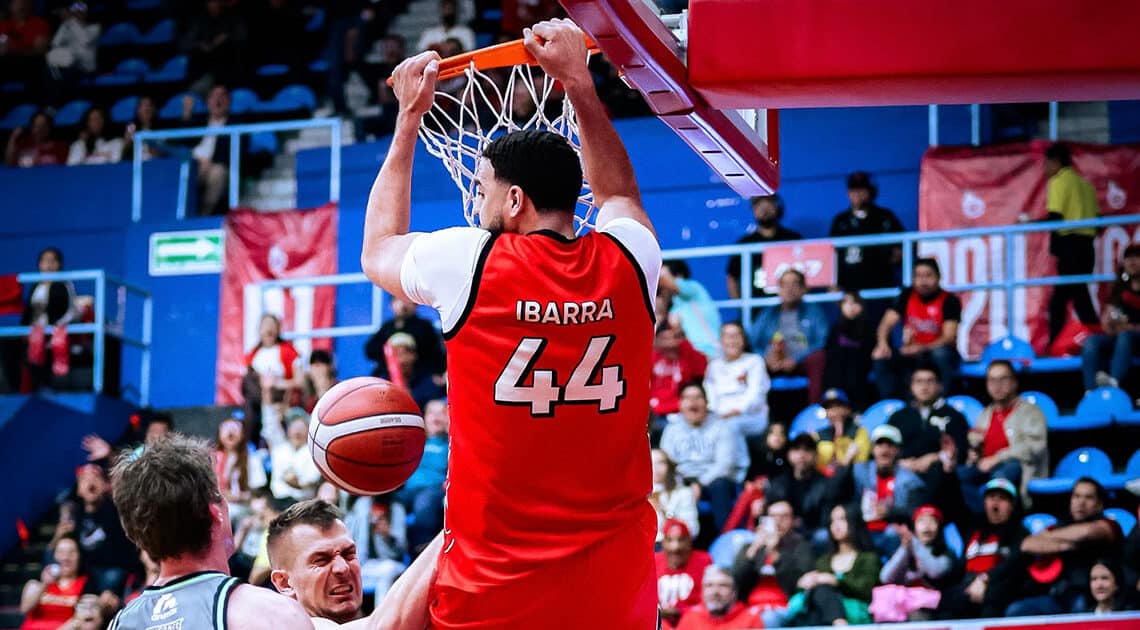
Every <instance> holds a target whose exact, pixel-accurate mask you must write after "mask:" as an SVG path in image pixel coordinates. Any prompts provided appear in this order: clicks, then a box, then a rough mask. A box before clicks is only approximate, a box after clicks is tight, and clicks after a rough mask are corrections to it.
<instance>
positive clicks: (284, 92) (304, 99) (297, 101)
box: [270, 85, 317, 111]
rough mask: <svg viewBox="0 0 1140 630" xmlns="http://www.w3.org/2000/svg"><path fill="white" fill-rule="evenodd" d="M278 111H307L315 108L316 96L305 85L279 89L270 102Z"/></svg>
mask: <svg viewBox="0 0 1140 630" xmlns="http://www.w3.org/2000/svg"><path fill="white" fill-rule="evenodd" d="M270 103H271V104H273V105H274V106H275V107H277V108H278V111H293V110H302V109H303V110H307V111H313V110H314V109H316V108H317V96H316V95H315V94H313V90H312V89H310V88H309V87H308V86H307V85H289V86H286V87H284V88H281V91H280V92H278V93H277V94H276V95H275V96H274V97H273V99H272V100H271V101H270Z"/></svg>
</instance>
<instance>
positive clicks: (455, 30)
mask: <svg viewBox="0 0 1140 630" xmlns="http://www.w3.org/2000/svg"><path fill="white" fill-rule="evenodd" d="M452 38H454V39H456V40H458V41H459V43H461V44H463V50H462V51H460V52H466V51H469V50H472V49H474V48H475V32H474V31H472V30H471V28H470V27H469V26H467V25H466V24H460V23H459V11H458V7H457V6H456V4H455V0H440V2H439V24H437V25H435V26H431V27H428V28H427V29H425V30H424V32H423V33H421V34H420V40H419V43H417V44H416V46H417V47H418V48H419V50H420V51H424V50H427V49H428V48H431V47H432V46H435V45H437V44H441V43H443V42H444V41H447V40H448V39H452Z"/></svg>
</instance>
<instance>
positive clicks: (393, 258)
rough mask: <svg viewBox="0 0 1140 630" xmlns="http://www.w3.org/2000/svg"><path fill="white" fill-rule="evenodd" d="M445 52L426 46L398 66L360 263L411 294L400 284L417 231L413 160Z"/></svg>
mask: <svg viewBox="0 0 1140 630" xmlns="http://www.w3.org/2000/svg"><path fill="white" fill-rule="evenodd" d="M438 76H439V55H438V54H437V53H435V52H425V53H420V54H419V55H416V56H415V57H412V58H410V59H405V60H404V61H403V62H402V63H400V65H398V66H396V69H395V70H394V71H393V72H392V81H393V85H392V88H393V91H394V92H395V94H396V98H397V99H398V100H399V101H400V111H399V113H398V114H397V115H396V130H395V132H394V133H393V135H392V144H391V146H390V147H389V148H388V155H387V156H386V157H385V158H384V165H383V166H381V167H380V173H379V174H378V175H377V176H376V181H374V182H373V183H372V191H371V192H370V193H369V194H368V209H367V212H366V214H365V216H364V245H363V247H362V248H361V251H360V266H361V267H362V268H363V270H364V274H365V275H366V276H368V279H369V280H371V281H372V282H373V283H375V284H376V285H377V286H379V287H380V288H382V289H384V290H385V291H387V292H389V293H391V294H392V295H395V296H396V297H399V298H401V299H404V300H407V299H408V296H407V295H406V294H405V293H404V289H403V287H401V286H400V267H401V266H403V263H404V255H405V254H406V253H407V251H408V247H409V246H410V245H411V243H412V241H413V240H414V239H415V237H416V235H414V234H409V233H408V229H409V225H410V222H411V218H410V215H411V204H412V160H413V157H414V156H415V149H416V136H417V133H418V132H419V127H420V120H422V119H423V116H424V114H425V113H427V111H428V110H429V109H431V105H432V101H433V100H434V99H435V84H436V79H437V78H438Z"/></svg>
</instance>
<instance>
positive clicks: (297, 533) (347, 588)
mask: <svg viewBox="0 0 1140 630" xmlns="http://www.w3.org/2000/svg"><path fill="white" fill-rule="evenodd" d="M278 544H279V545H280V546H279V548H278V549H279V552H278V553H280V557H281V558H282V559H283V560H284V561H283V562H281V563H280V565H279V568H277V569H275V570H274V571H273V574H274V575H273V584H274V586H276V587H277V590H279V591H281V593H282V594H284V595H286V596H289V597H292V598H294V599H296V600H297V601H298V602H299V603H300V604H301V606H302V607H303V608H304V609H305V610H306V611H307V612H308V613H309V615H310V616H312V617H321V618H324V619H331V620H332V621H335V622H337V623H344V622H346V621H351V620H353V619H356V618H357V617H358V616H359V615H360V606H361V604H362V603H363V597H364V593H363V590H362V588H361V583H360V560H359V559H358V558H357V557H356V543H354V542H353V540H352V536H351V535H349V532H348V528H347V527H345V525H344V523H342V522H341V521H336V522H335V523H333V525H332V526H331V527H329V528H328V529H326V530H324V531H322V530H321V529H320V528H318V527H316V526H313V525H295V526H293V527H292V528H291V529H290V530H289V531H288V532H286V534H285V536H283V537H282V538H281V539H280V541H279V542H278ZM275 555H277V554H275Z"/></svg>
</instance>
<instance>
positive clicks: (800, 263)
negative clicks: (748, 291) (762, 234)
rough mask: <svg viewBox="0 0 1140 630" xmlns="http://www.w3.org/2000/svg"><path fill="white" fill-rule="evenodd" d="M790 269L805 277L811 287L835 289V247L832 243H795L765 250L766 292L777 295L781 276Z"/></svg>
mask: <svg viewBox="0 0 1140 630" xmlns="http://www.w3.org/2000/svg"><path fill="white" fill-rule="evenodd" d="M788 269H797V270H799V272H800V273H802V274H804V280H805V281H806V282H807V285H808V286H809V287H830V286H834V285H835V247H834V246H832V245H831V243H803V244H799V243H793V244H790V245H775V246H772V247H769V248H768V249H765V250H764V278H765V285H764V288H765V289H766V290H767V291H768V292H769V293H775V292H776V284H777V283H778V282H779V281H780V276H782V275H783V274H784V272H785V271H787V270H788Z"/></svg>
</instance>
